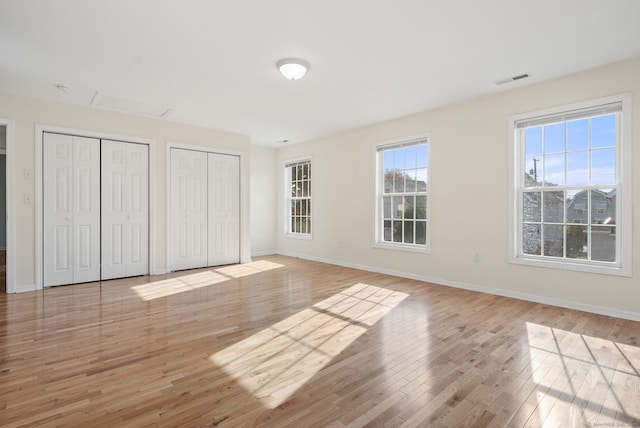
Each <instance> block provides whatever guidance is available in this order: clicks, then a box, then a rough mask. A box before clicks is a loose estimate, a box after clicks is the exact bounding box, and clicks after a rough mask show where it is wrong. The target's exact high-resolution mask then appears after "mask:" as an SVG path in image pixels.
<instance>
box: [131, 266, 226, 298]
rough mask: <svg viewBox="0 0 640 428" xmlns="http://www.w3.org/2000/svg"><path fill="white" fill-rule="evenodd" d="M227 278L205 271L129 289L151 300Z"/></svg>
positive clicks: (216, 282)
mask: <svg viewBox="0 0 640 428" xmlns="http://www.w3.org/2000/svg"><path fill="white" fill-rule="evenodd" d="M228 280H229V278H227V277H226V276H224V275H220V274H218V273H215V272H210V271H206V272H198V273H193V274H189V275H181V276H177V277H175V278H169V279H163V280H160V281H153V282H149V283H147V284H142V285H136V286H133V287H131V289H132V290H133V291H135V292H136V293H137V294H138V296H139V297H140V298H142V299H143V300H153V299H158V298H160V297H167V296H171V295H174V294H178V293H184V292H185V291H192V290H196V289H198V288H202V287H207V286H209V285H213V284H218V283H220V282H223V281H228Z"/></svg>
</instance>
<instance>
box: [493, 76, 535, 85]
mask: <svg viewBox="0 0 640 428" xmlns="http://www.w3.org/2000/svg"><path fill="white" fill-rule="evenodd" d="M529 76H530V74H529V73H524V74H519V75H517V76H513V77H508V78H506V79H502V80H498V81H497V82H495V84H496V85H504V84H505V83H510V82H515V81H516V80H522V79H526V78H527V77H529Z"/></svg>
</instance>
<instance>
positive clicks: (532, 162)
mask: <svg viewBox="0 0 640 428" xmlns="http://www.w3.org/2000/svg"><path fill="white" fill-rule="evenodd" d="M589 137H591V138H589ZM615 147H616V115H615V114H608V115H604V116H596V117H592V118H585V119H578V120H572V121H568V122H562V123H553V124H549V125H539V126H533V127H529V128H527V129H526V130H525V155H526V159H525V162H526V165H525V167H526V172H527V174H529V175H530V176H531V177H532V178H535V179H536V181H541V180H542V181H544V182H545V184H547V185H550V184H551V185H560V186H562V185H601V184H602V185H612V184H615V180H616V149H615ZM589 158H590V159H589ZM589 161H591V174H589ZM565 181H566V182H565Z"/></svg>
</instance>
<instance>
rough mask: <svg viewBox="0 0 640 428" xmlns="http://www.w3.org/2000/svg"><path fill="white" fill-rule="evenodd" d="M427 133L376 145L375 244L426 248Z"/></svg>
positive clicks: (427, 233)
mask: <svg viewBox="0 0 640 428" xmlns="http://www.w3.org/2000/svg"><path fill="white" fill-rule="evenodd" d="M428 140H429V136H428V135H422V136H417V137H412V138H407V139H403V140H400V141H394V142H388V143H384V144H380V145H377V146H376V182H377V185H376V189H377V192H376V193H377V194H376V221H375V225H376V226H375V227H376V231H375V245H376V246H378V247H395V248H401V249H407V250H417V251H426V250H428V249H429V230H430V227H429V210H428V196H429V178H428V176H429V163H428Z"/></svg>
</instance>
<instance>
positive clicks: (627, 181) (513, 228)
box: [508, 93, 633, 277]
mask: <svg viewBox="0 0 640 428" xmlns="http://www.w3.org/2000/svg"><path fill="white" fill-rule="evenodd" d="M611 103H622V112H621V114H620V117H621V119H622V120H621V122H622V123H621V125H622V126H621V128H620V145H619V147H618V148H617V150H616V157H617V158H616V161H617V165H618V168H617V171H616V175H617V182H618V183H619V187H618V192H619V194H620V197H618V198H617V204H618V209H617V213H619V219H620V220H619V221H618V222H617V224H616V236H617V237H618V240H617V241H618V242H617V243H616V245H617V248H616V249H617V251H618V263H617V264H616V265H612V264H611V263H598V262H596V261H589V262H582V261H569V260H551V259H547V258H544V256H524V255H522V254H520V249H521V248H522V243H521V242H520V241H521V238H520V236H521V234H520V233H519V227H520V224H521V222H520V221H519V219H520V218H522V212H521V204H520V201H519V199H518V183H519V180H520V177H519V172H520V169H519V168H517V167H516V165H518V164H519V162H520V160H521V157H522V147H521V146H520V145H519V144H518V140H517V137H516V132H517V129H516V123H517V122H519V121H522V120H527V119H531V118H535V117H541V116H551V115H559V114H561V113H563V112H568V111H572V110H579V109H585V108H591V107H595V106H598V105H604V104H611ZM631 121H632V115H631V94H630V93H624V94H618V95H612V96H609V97H603V98H597V99H593V100H588V101H582V102H578V103H573V104H568V105H563V106H557V107H552V108H547V109H543V110H538V111H533V112H527V113H521V114H516V115H512V116H509V138H508V144H509V147H508V153H509V158H508V159H509V162H508V165H509V181H508V183H509V223H508V227H509V230H508V239H509V263H514V264H521V265H529V266H538V267H546V268H554V269H565V270H574V271H580V272H590V273H599V274H607V275H618V276H626V277H630V276H632V261H633V257H632V244H633V242H632V236H633V231H632V226H633V217H632V209H631V207H632V197H633V193H632V176H631V167H632V150H631V149H632V142H631V138H632V135H631Z"/></svg>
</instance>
